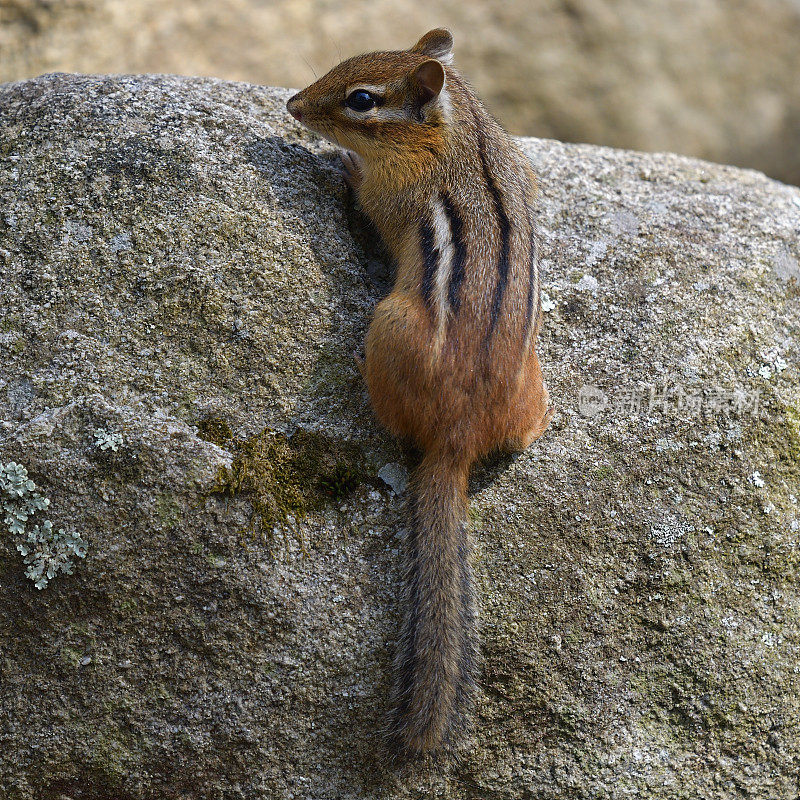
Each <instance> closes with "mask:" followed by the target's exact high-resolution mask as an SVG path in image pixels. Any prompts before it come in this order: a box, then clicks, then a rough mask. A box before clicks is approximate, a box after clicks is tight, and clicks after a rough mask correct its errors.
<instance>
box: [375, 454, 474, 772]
mask: <svg viewBox="0 0 800 800" xmlns="http://www.w3.org/2000/svg"><path fill="white" fill-rule="evenodd" d="M469 466H470V465H469V462H468V461H467V460H465V459H464V458H463V457H459V456H458V455H453V454H442V453H441V452H436V451H431V452H429V453H427V454H426V455H425V457H424V458H423V460H422V462H421V464H420V465H419V467H418V468H417V470H416V473H415V475H414V479H413V481H412V499H411V515H412V520H411V526H410V531H409V533H408V537H407V539H406V543H405V568H406V574H405V586H404V603H403V623H402V628H401V633H400V640H399V644H398V649H397V654H396V657H395V681H394V689H393V692H392V706H391V712H390V717H389V737H390V740H391V744H392V746H393V749H394V751H395V753H396V754H397V755H399V756H401V757H404V758H409V757H415V756H422V755H426V754H437V753H439V752H441V751H445V750H450V751H452V750H454V749H455V746H456V744H457V741H458V738H459V734H461V733H462V732H463V730H464V728H465V727H466V725H467V720H468V717H469V714H468V712H469V710H470V706H471V705H472V702H473V696H474V690H475V682H476V674H477V662H478V647H477V631H476V627H477V617H476V610H475V589H474V581H473V577H472V568H471V546H470V539H469V536H468V532H467V526H466V519H465V518H466V513H467V477H468V473H469Z"/></svg>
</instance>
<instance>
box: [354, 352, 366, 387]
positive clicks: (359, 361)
mask: <svg viewBox="0 0 800 800" xmlns="http://www.w3.org/2000/svg"><path fill="white" fill-rule="evenodd" d="M353 360H354V361H355V362H356V366H357V367H358V371H359V372H360V373H361V377H362V378H363V379H364V380H365V381H366V379H367V372H366V370H367V367H366V363H365V362H364V357H363V356H362V355H361V353H359V352H358V350H353Z"/></svg>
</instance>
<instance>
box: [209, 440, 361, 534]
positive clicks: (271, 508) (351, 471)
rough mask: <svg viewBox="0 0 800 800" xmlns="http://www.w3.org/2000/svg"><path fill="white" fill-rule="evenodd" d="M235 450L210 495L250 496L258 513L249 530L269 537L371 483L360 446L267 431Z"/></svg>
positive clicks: (255, 513) (220, 472)
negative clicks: (289, 524) (286, 525)
mask: <svg viewBox="0 0 800 800" xmlns="http://www.w3.org/2000/svg"><path fill="white" fill-rule="evenodd" d="M233 447H234V449H235V455H234V458H233V463H232V464H231V466H230V468H227V467H220V469H219V472H218V473H217V479H216V482H215V484H214V485H213V486H212V487H211V489H210V490H209V492H208V495H227V496H244V497H246V498H247V499H248V500H249V501H250V503H251V504H252V506H253V512H254V513H253V516H252V517H251V520H250V524H249V526H248V530H249V532H250V533H252V534H257V533H261V534H262V535H263V536H265V537H266V538H271V536H272V532H273V529H274V528H275V526H278V525H283V524H286V523H290V522H292V521H295V522H296V521H297V520H299V519H302V518H303V517H304V516H305V515H306V514H308V513H309V512H311V511H315V510H318V509H321V508H323V507H324V506H326V505H327V504H330V503H336V502H338V501H340V500H342V499H343V498H345V497H346V496H347V495H349V494H350V493H351V492H353V491H354V490H355V489H356V488H357V487H358V486H359V485H361V484H363V483H366V482H367V474H368V473H367V470H366V466H365V464H364V457H363V454H362V453H361V451H360V450H359V449H358V447H356V446H355V445H352V444H349V443H343V442H341V441H336V440H334V439H332V438H330V437H328V436H325V435H324V434H320V433H314V432H311V431H297V432H295V433H294V434H293V435H292V436H286V435H284V434H280V433H274V432H272V431H269V430H265V431H263V432H262V433H259V434H257V435H256V436H252V437H251V438H249V439H245V440H240V441H236V442H235V443H234V445H233Z"/></svg>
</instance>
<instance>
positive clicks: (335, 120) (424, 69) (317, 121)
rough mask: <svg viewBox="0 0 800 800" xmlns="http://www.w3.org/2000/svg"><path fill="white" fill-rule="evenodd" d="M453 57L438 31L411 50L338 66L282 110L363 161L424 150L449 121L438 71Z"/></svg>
mask: <svg viewBox="0 0 800 800" xmlns="http://www.w3.org/2000/svg"><path fill="white" fill-rule="evenodd" d="M452 58H453V37H452V35H451V34H450V32H449V31H446V30H444V29H443V28H437V29H435V30H432V31H429V32H428V33H426V34H425V35H424V36H423V37H422V38H421V39H420V40H419V41H418V42H417V43H416V44H415V45H414V46H413V47H412V48H411V49H410V50H399V51H393V52H379V53H366V54H364V55H360V56H354V57H353V58H349V59H347V60H346V61H343V62H342V63H341V64H339V65H338V66H336V67H334V68H333V69H332V70H331V71H330V72H328V73H327V74H326V75H323V76H322V77H321V78H320V79H319V80H318V81H316V82H314V83H312V84H311V86H308V87H307V88H305V89H303V91H302V92H298V94H296V95H294V97H292V98H291V99H290V100H289V101H288V102H287V104H286V108H287V109H288V111H289V113H290V114H291V115H292V116H293V117H294V118H295V119H297V120H298V121H299V122H301V123H302V124H303V125H305V126H306V127H307V128H310V129H311V130H313V131H316V132H317V133H319V134H321V135H322V136H324V137H325V138H326V139H328V140H330V141H331V142H334V143H335V144H338V145H339V146H340V147H345V148H348V149H350V150H354V151H355V152H356V153H358V154H359V155H360V156H363V157H364V158H365V159H366V160H367V161H369V160H371V159H380V158H383V157H386V156H387V155H389V154H394V155H398V154H400V153H402V152H403V151H405V150H407V149H409V148H410V149H414V150H419V149H420V148H422V150H423V151H424V150H425V149H428V150H430V149H431V148H432V147H435V146H436V143H437V137H438V139H440V140H441V138H442V130H441V126H442V125H443V124H444V123H446V122H447V121H448V119H449V116H450V103H449V96H448V91H447V88H446V87H445V84H446V74H445V68H444V65H445V64H449V63H450V62H451V61H452Z"/></svg>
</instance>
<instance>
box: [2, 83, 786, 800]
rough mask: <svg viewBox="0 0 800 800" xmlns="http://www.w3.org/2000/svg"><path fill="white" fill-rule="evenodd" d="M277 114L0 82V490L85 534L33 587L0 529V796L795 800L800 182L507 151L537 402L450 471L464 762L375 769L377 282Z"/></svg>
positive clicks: (379, 439) (310, 156)
mask: <svg viewBox="0 0 800 800" xmlns="http://www.w3.org/2000/svg"><path fill="white" fill-rule="evenodd" d="M287 96H288V93H287V92H286V91H283V90H273V89H264V88H259V87H255V86H249V85H245V84H231V83H224V82H220V81H214V80H200V79H181V78H173V77H163V76H162V77H155V76H151V77H127V78H102V77H80V76H65V75H51V76H46V77H43V78H40V79H38V80H35V81H29V82H25V83H18V84H9V85H6V86H3V87H2V88H0V267H1V270H2V276H3V280H2V282H1V283H0V461H2V462H4V463H5V462H8V461H12V460H13V461H16V462H19V463H22V464H24V465H25V466H26V467H27V468H28V470H29V473H30V475H31V477H32V478H33V479H34V480H35V481H36V484H37V486H38V487H39V488H40V491H41V492H42V493H43V494H45V495H46V496H47V497H49V498H50V500H51V505H50V508H49V509H48V513H49V516H50V518H51V519H52V520H53V523H54V525H55V526H59V525H62V526H67V525H68V526H70V527H72V528H74V529H75V530H77V531H79V532H81V533H82V534H83V535H84V537H85V538H86V539H87V540H88V543H89V551H88V554H87V556H86V558H85V559H84V560H82V561H80V562H78V563H77V564H76V567H75V572H74V574H73V575H70V576H63V575H59V576H57V577H56V578H54V579H53V581H51V583H50V585H49V586H48V587H47V588H46V589H44V590H42V591H37V590H36V589H35V588H34V586H33V584H32V583H31V582H30V581H29V580H28V579H26V578H25V576H24V566H23V563H22V558H21V557H20V556H19V555H18V554H17V553H16V551H15V549H14V543H13V540H12V538H11V537H10V536H9V535H8V534H6V533H5V530H4V529H2V531H3V533H2V535H0V553H2V561H0V637H2V638H1V639H0V678H1V682H0V721H1V722H2V724H0V796H2V797H3V798H9V800H33V798H37V800H38V798H44V799H45V800H50V799H51V798H52V799H53V800H55V799H56V798H71V800H78V798H94V799H96V800H108V798H114V800H144V799H145V798H146V799H147V800H151V799H153V800H155V798H158V799H159V800H161V799H162V798H192V799H193V800H197V799H198V798H200V799H202V798H209V799H210V798H226V799H227V798H248V799H250V798H253V800H255V799H256V798H258V800H267V798H270V799H271V798H314V800H326V799H328V798H330V799H331V800H333V798H348V799H353V800H355V799H356V798H357V799H358V800H362V799H363V800H366V798H377V797H381V798H392V799H394V798H398V799H399V798H417V797H423V796H424V797H433V798H453V800H455V799H456V798H459V799H460V798H481V799H483V798H508V799H509V800H511V799H512V798H513V799H514V800H517V799H518V798H534V797H536V798H614V799H616V798H620V799H621V798H628V797H637V796H639V797H647V798H649V799H650V800H667V798H669V799H670V800H674V799H675V798H686V799H688V798H704V800H707V799H708V798H721V799H724V800H729V799H730V800H733V798H737V799H738V798H741V797H743V796H746V797H752V798H763V800H783V799H784V798H785V799H786V800H788V799H789V798H794V797H796V793H797V781H798V762H797V753H798V752H800V707H799V706H798V702H799V701H798V698H799V697H800V615H798V608H800V588H799V587H800V505H798V503H800V499H799V498H800V461H799V459H800V389H799V388H798V387H799V385H800V381H799V380H798V355H799V350H798V333H799V332H800V268H799V267H798V263H799V262H800V247H799V246H798V241H799V240H800V236H799V234H800V190H797V189H792V188H790V187H787V186H784V185H781V184H778V183H776V182H773V181H770V180H768V179H766V178H764V177H763V176H762V175H760V174H757V173H754V172H748V171H742V170H739V169H734V168H731V167H723V166H717V165H713V164H708V163H703V162H699V161H694V160H690V159H687V158H682V157H678V156H671V155H643V154H637V153H631V152H623V151H614V150H609V149H602V148H595V147H590V146H574V145H564V144H559V143H557V142H553V141H543V140H533V139H527V140H521V144H522V146H523V147H524V148H525V151H526V152H527V153H528V154H529V155H530V157H531V159H532V160H533V162H534V163H535V166H536V167H537V169H538V171H539V172H540V174H541V178H542V200H541V207H540V220H541V228H542V258H543V270H544V283H545V290H546V292H547V295H548V303H547V307H548V308H551V310H550V311H548V312H547V314H546V316H545V324H544V328H543V333H542V339H541V355H542V359H543V363H544V369H545V373H546V377H547V380H548V383H549V386H550V391H551V395H552V397H553V399H554V402H555V404H556V405H557V407H558V409H559V410H558V413H557V415H556V418H555V420H554V423H553V426H552V429H551V430H550V431H549V432H548V433H547V434H546V435H545V436H544V438H543V439H542V440H541V441H540V442H539V443H537V444H536V445H535V446H534V447H533V448H531V449H530V450H529V451H527V452H526V453H524V454H522V455H520V456H519V457H517V458H515V459H497V460H493V461H491V462H489V463H487V464H486V465H484V466H483V467H482V468H481V469H479V470H477V471H476V474H475V475H474V477H473V481H472V490H471V495H472V500H471V515H470V524H471V526H472V529H473V531H474V535H475V539H476V542H477V547H478V553H477V563H476V569H477V575H478V581H479V588H480V596H481V606H482V612H481V614H482V624H483V634H482V635H483V642H484V648H483V649H484V656H485V664H484V668H483V673H482V678H481V689H482V694H481V697H480V700H479V705H478V709H477V715H476V731H475V736H474V739H473V746H472V748H471V749H470V750H469V752H468V753H467V755H466V756H465V758H464V760H463V762H462V763H461V764H460V765H459V766H458V768H457V769H453V768H449V767H448V766H447V765H438V766H433V767H430V766H429V767H426V768H415V769H404V770H399V771H397V770H393V769H391V768H390V767H389V766H388V765H387V761H386V758H385V754H384V753H383V752H382V750H381V747H380V742H379V737H378V736H377V731H378V730H379V728H380V725H381V720H382V713H383V708H384V702H385V696H386V692H387V685H388V678H389V669H390V654H391V647H392V642H393V638H394V636H395V631H396V625H397V608H396V597H397V595H398V580H399V563H398V562H399V548H400V543H401V536H402V530H403V527H404V523H405V517H404V511H403V505H404V499H403V498H401V497H397V496H395V494H394V493H393V492H392V490H391V489H390V488H389V487H388V486H386V484H385V483H384V482H383V481H382V480H381V479H380V478H379V477H378V475H379V471H380V470H381V468H382V467H383V466H384V465H386V464H391V463H393V462H396V463H398V464H406V465H407V463H408V462H407V460H406V457H405V456H404V454H403V453H402V452H401V451H400V450H399V449H398V447H397V446H396V444H395V443H394V442H393V441H392V440H391V439H390V437H388V436H387V435H386V434H385V433H383V432H381V431H380V430H379V428H378V426H377V425H376V423H375V422H374V420H373V418H372V415H371V413H370V410H369V406H368V403H367V399H366V396H365V393H364V389H363V386H362V384H361V381H360V377H359V375H358V370H357V369H356V366H355V363H354V361H353V358H352V353H353V351H354V350H356V349H358V348H359V347H360V345H361V341H362V337H363V333H364V329H365V326H366V325H367V323H368V319H369V314H370V309H371V308H372V306H373V305H374V303H375V302H376V299H377V298H378V297H379V295H380V293H381V292H382V291H385V289H386V286H387V282H388V280H389V272H388V268H387V267H385V266H384V265H385V257H384V255H383V253H382V252H381V250H380V248H379V247H378V246H377V244H376V243H375V241H374V237H373V235H372V234H371V233H370V229H369V227H368V226H367V225H366V224H365V223H364V222H363V221H362V220H361V218H360V217H359V216H358V214H357V211H356V210H355V209H354V208H353V206H352V202H351V200H350V199H349V198H348V195H347V192H346V189H345V185H344V182H343V180H342V177H341V172H340V168H339V166H338V163H337V160H336V158H335V155H334V153H333V152H332V151H331V150H330V148H329V147H328V146H327V145H323V144H320V143H318V142H317V141H316V140H314V139H313V138H312V137H311V135H310V134H308V133H307V132H305V131H303V130H301V129H300V128H299V127H298V126H297V125H295V124H294V122H293V121H292V120H291V119H289V118H287V115H286V114H285V112H284V110H283V102H284V100H285V98H286V97H287ZM665 384H666V385H667V386H668V387H669V392H668V396H667V397H666V399H665V398H664V397H663V396H662V394H663V388H664V386H665ZM679 391H682V392H683V393H684V396H683V399H682V400H681V402H680V404H678V402H677V398H678V392H679ZM735 391H738V392H740V394H739V395H738V396H737V395H735V394H734V392H735ZM651 395H652V399H651ZM737 397H738V399H737ZM756 400H757V408H755V407H754V405H756V402H755V401H756ZM692 403H694V405H693V404H692ZM728 406H730V407H728ZM99 430H103V431H105V432H106V433H105V436H106V438H107V437H109V436H112V435H113V434H121V435H122V443H121V444H119V445H118V447H117V449H113V448H111V447H109V448H106V449H102V448H101V447H100V446H99V445H98V441H100V440H102V436H101V435H100V434H98V433H97V431H99ZM215 489H216V490H217V491H216V493H214V490H215ZM254 509H255V511H254Z"/></svg>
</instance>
